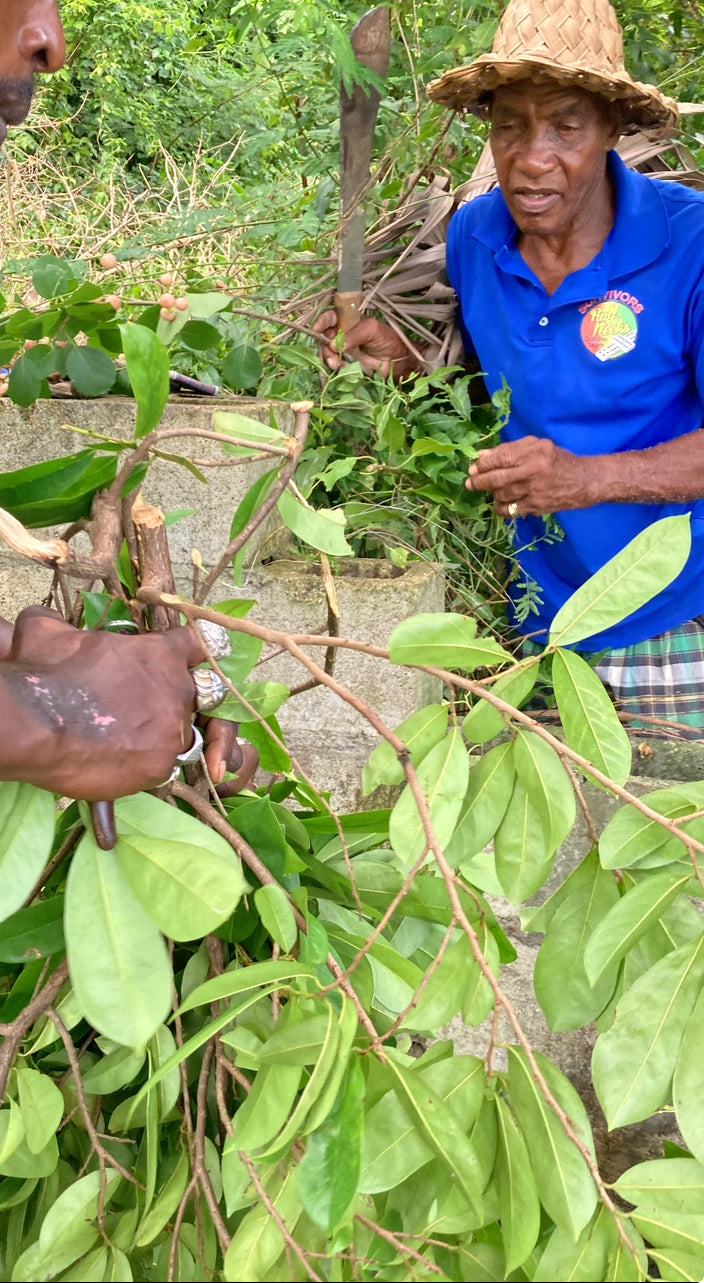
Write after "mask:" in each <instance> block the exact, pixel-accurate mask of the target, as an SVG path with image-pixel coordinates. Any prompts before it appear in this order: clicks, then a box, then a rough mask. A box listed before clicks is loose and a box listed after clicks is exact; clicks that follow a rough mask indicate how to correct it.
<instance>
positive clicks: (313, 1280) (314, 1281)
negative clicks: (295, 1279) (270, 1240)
mask: <svg viewBox="0 0 704 1283" xmlns="http://www.w3.org/2000/svg"><path fill="white" fill-rule="evenodd" d="M240 1158H241V1160H242V1162H243V1163H244V1166H245V1167H246V1168H247V1171H248V1172H249V1176H250V1179H251V1182H252V1184H253V1186H254V1188H255V1190H256V1191H257V1197H258V1198H259V1200H260V1202H261V1203H263V1204H264V1207H265V1208H266V1210H267V1212H268V1213H269V1215H270V1217H271V1218H272V1220H273V1221H276V1224H277V1225H278V1227H279V1232H280V1234H281V1237H282V1238H283V1240H284V1243H285V1244H286V1247H287V1248H288V1249H289V1250H290V1251H291V1252H293V1253H294V1254H295V1255H296V1256H297V1257H298V1259H299V1261H300V1262H301V1265H302V1266H303V1269H304V1270H305V1272H306V1274H307V1275H308V1278H309V1279H310V1283H323V1280H322V1279H321V1277H320V1275H319V1274H316V1273H315V1271H314V1270H313V1269H311V1266H310V1263H309V1261H308V1258H307V1256H306V1254H305V1252H304V1251H303V1249H302V1248H301V1247H299V1245H298V1243H297V1242H296V1240H295V1238H294V1237H293V1235H292V1233H291V1231H290V1230H289V1228H288V1226H287V1224H286V1222H285V1220H284V1219H283V1217H282V1216H281V1214H280V1212H279V1211H277V1208H276V1206H275V1204H274V1203H273V1202H272V1200H271V1199H270V1197H269V1195H268V1194H267V1192H266V1189H265V1188H264V1185H263V1184H262V1182H261V1181H260V1179H259V1173H258V1172H257V1169H256V1167H255V1166H254V1163H253V1162H252V1160H251V1158H250V1157H249V1154H245V1153H244V1151H240Z"/></svg>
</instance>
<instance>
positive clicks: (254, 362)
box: [221, 345, 264, 392]
mask: <svg viewBox="0 0 704 1283" xmlns="http://www.w3.org/2000/svg"><path fill="white" fill-rule="evenodd" d="M221 369H222V377H223V382H224V383H226V384H227V386H228V387H230V388H234V390H235V392H246V391H247V390H248V389H249V388H256V387H257V385H258V383H259V381H260V379H261V377H262V374H263V373H264V367H263V365H262V360H261V357H260V355H259V353H258V352H257V349H256V348H255V347H250V346H248V345H243V346H242V347H233V348H232V350H231V351H230V352H228V354H227V356H226V357H225V360H224V361H223V363H222V367H221Z"/></svg>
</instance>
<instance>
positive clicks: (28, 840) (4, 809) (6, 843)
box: [0, 783, 55, 921]
mask: <svg viewBox="0 0 704 1283" xmlns="http://www.w3.org/2000/svg"><path fill="white" fill-rule="evenodd" d="M54 818H55V815H54V799H53V797H52V795H51V793H46V792H45V791H44V789H38V788H35V787H34V785H33V784H13V783H3V784H0V919H1V920H3V921H4V920H5V919H6V918H9V917H11V916H12V915H13V914H14V913H17V911H18V910H19V909H21V908H22V905H23V904H24V902H25V900H26V899H27V897H28V895H29V894H30V892H31V891H32V888H33V887H34V886H35V885H36V882H37V879H38V877H39V875H40V873H41V872H42V869H43V868H44V867H45V866H46V864H47V861H48V860H49V857H50V855H51V847H52V843H53V840H54Z"/></svg>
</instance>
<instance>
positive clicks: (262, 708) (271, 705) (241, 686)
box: [210, 682, 291, 724]
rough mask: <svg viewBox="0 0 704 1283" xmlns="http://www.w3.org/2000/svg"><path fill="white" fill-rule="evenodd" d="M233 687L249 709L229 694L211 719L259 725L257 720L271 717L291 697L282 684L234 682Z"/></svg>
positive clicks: (235, 696)
mask: <svg viewBox="0 0 704 1283" xmlns="http://www.w3.org/2000/svg"><path fill="white" fill-rule="evenodd" d="M233 685H234V686H235V689H236V690H237V691H238V693H239V694H240V695H241V696H242V699H245V700H246V701H247V704H249V705H251V708H247V707H246V705H245V704H243V703H242V702H241V700H239V699H238V698H237V695H233V694H232V692H230V694H229V695H228V696H227V698H226V699H224V700H223V702H222V704H220V705H219V707H218V708H216V709H215V711H214V712H213V713H211V714H210V716H211V717H220V718H222V719H223V721H226V722H242V723H243V724H244V723H254V724H260V723H259V718H264V719H265V720H266V719H267V718H270V717H273V716H274V714H275V713H278V711H279V709H280V708H281V706H282V705H283V704H285V703H286V701H287V700H288V699H289V698H290V696H291V692H290V690H289V688H288V686H284V685H283V683H282V682H234V683H233Z"/></svg>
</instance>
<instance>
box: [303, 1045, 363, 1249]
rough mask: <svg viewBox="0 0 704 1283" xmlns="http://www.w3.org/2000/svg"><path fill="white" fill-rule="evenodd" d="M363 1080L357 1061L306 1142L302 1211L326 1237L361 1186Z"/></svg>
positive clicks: (342, 1216) (340, 1218)
mask: <svg viewBox="0 0 704 1283" xmlns="http://www.w3.org/2000/svg"><path fill="white" fill-rule="evenodd" d="M364 1087H365V1084H364V1074H363V1072H362V1066H361V1064H360V1062H359V1060H358V1059H357V1057H354V1058H353V1059H352V1060H351V1061H350V1063H349V1068H348V1070H347V1074H346V1077H345V1081H344V1083H343V1085H342V1087H341V1089H340V1093H339V1096H338V1098H337V1100H336V1102H335V1104H334V1106H333V1108H332V1111H331V1113H330V1114H329V1115H328V1118H327V1119H326V1121H325V1122H324V1123H323V1125H322V1126H321V1127H320V1128H318V1130H317V1131H314V1132H313V1133H312V1134H311V1135H310V1136H309V1138H308V1147H307V1150H306V1153H305V1155H304V1158H303V1162H302V1163H301V1165H300V1167H299V1171H298V1192H299V1197H300V1200H301V1203H302V1204H303V1210H304V1211H305V1212H307V1214H308V1216H310V1218H311V1220H312V1221H314V1222H315V1224H316V1225H318V1226H319V1227H320V1228H321V1229H322V1230H325V1232H326V1233H327V1234H332V1233H333V1231H334V1230H335V1228H336V1227H337V1226H338V1225H339V1224H340V1223H341V1222H342V1221H343V1220H344V1219H345V1216H346V1215H347V1212H348V1211H349V1209H350V1207H351V1205H352V1203H353V1201H354V1199H355V1197H356V1194H357V1187H358V1185H359V1176H360V1167H361V1155H362V1138H363V1136H364Z"/></svg>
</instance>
